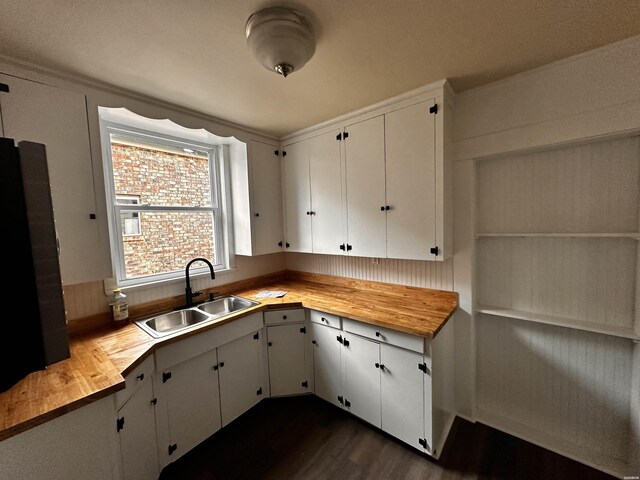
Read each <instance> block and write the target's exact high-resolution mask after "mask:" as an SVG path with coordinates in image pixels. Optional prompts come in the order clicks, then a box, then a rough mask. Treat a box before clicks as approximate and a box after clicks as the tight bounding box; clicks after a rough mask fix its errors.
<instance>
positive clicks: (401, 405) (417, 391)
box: [380, 344, 432, 449]
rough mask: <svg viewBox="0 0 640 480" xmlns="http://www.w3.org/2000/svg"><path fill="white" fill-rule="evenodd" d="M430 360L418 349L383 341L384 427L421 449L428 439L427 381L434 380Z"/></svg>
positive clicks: (381, 389) (382, 400)
mask: <svg viewBox="0 0 640 480" xmlns="http://www.w3.org/2000/svg"><path fill="white" fill-rule="evenodd" d="M427 360H428V362H427V361H425V358H424V357H423V356H422V355H420V354H418V353H415V352H410V351H408V350H404V349H402V348H398V347H394V346H390V345H386V344H380V394H381V400H380V405H381V409H382V418H381V420H382V430H384V431H385V432H387V433H389V434H391V435H393V436H394V437H396V438H399V439H400V440H402V441H403V442H405V443H408V444H409V445H412V446H413V447H415V448H418V449H423V448H424V445H423V444H421V443H420V442H421V441H422V440H423V439H425V407H424V403H425V400H424V399H425V395H424V383H425V381H428V382H431V376H430V375H431V368H430V367H431V362H430V359H427ZM426 377H427V378H426ZM431 443H432V442H431V440H430V439H429V442H428V444H429V445H430V444H431Z"/></svg>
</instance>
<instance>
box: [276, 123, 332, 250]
mask: <svg viewBox="0 0 640 480" xmlns="http://www.w3.org/2000/svg"><path fill="white" fill-rule="evenodd" d="M338 133H339V130H338V129H336V130H335V131H330V132H327V133H324V134H322V135H318V136H316V137H313V138H310V139H305V140H302V141H300V142H298V143H294V144H292V145H287V146H285V147H284V154H285V157H284V162H285V168H284V175H285V202H286V211H287V235H286V242H287V251H290V252H307V253H325V254H338V253H340V251H341V250H340V245H341V244H342V243H344V242H343V241H342V238H343V236H342V181H341V175H342V172H341V164H340V141H339V140H338V138H337V135H338Z"/></svg>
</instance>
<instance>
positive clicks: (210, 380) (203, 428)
mask: <svg viewBox="0 0 640 480" xmlns="http://www.w3.org/2000/svg"><path fill="white" fill-rule="evenodd" d="M158 377H159V380H160V381H159V382H156V384H158V399H159V403H158V410H157V411H158V413H159V415H164V416H166V417H165V418H164V419H159V422H161V421H164V422H166V426H167V427H168V429H167V432H166V434H167V437H168V438H166V440H165V441H164V442H162V441H161V440H159V442H158V447H159V450H160V454H161V455H165V457H164V458H165V459H166V462H165V463H170V462H173V461H175V460H177V459H178V458H180V457H181V456H182V455H184V454H185V453H187V452H188V451H189V450H191V449H192V448H193V447H195V446H196V445H198V444H199V443H201V442H202V441H203V440H205V439H206V438H207V437H209V436H210V435H212V434H214V433H215V432H217V431H218V430H220V427H221V426H222V422H221V418H220V390H219V387H218V358H217V353H216V351H215V350H212V351H209V352H206V353H204V354H201V355H199V356H197V357H195V358H192V359H190V360H187V361H185V362H182V363H179V364H177V365H174V366H172V367H170V368H168V369H166V370H164V371H162V372H161V373H159V374H158ZM161 407H162V408H161Z"/></svg>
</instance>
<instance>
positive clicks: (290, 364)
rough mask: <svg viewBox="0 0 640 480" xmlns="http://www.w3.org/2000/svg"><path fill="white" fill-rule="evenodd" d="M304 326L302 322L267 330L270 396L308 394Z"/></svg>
mask: <svg viewBox="0 0 640 480" xmlns="http://www.w3.org/2000/svg"><path fill="white" fill-rule="evenodd" d="M303 327H304V325H303V324H301V323H298V324H295V323H294V324H291V325H278V326H276V327H267V341H268V346H269V379H270V381H271V396H273V397H278V396H280V395H295V394H298V393H306V392H307V391H308V379H307V378H306V376H305V371H306V370H305V358H304V342H305V334H304V333H303V332H302V331H301V330H302V329H303ZM305 384H306V386H305Z"/></svg>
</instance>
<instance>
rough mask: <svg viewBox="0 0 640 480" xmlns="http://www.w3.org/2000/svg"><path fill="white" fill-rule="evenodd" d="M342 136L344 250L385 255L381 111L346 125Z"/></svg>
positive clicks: (358, 253)
mask: <svg viewBox="0 0 640 480" xmlns="http://www.w3.org/2000/svg"><path fill="white" fill-rule="evenodd" d="M345 134H348V136H347V138H346V139H345V140H344V152H345V178H346V189H347V198H346V206H347V208H346V210H347V250H350V253H351V254H352V255H355V256H358V257H380V258H384V257H386V256H387V253H386V249H387V244H386V211H385V205H386V197H385V168H384V164H385V159H384V117H383V116H382V115H380V116H377V117H374V118H371V119H368V120H365V121H362V122H359V123H355V124H352V125H349V126H347V127H346V128H345Z"/></svg>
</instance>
